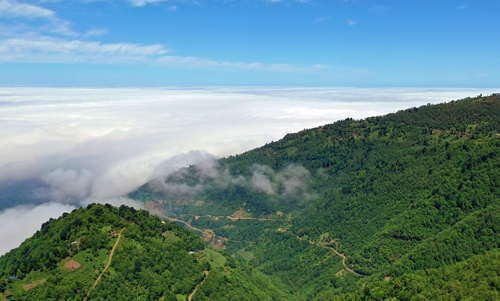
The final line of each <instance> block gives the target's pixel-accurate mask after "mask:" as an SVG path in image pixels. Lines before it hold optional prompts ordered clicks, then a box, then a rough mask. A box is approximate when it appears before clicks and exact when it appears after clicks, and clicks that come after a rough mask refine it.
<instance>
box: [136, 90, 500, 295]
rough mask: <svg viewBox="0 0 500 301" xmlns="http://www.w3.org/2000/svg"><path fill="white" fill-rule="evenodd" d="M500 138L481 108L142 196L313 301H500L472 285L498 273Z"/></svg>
mask: <svg viewBox="0 0 500 301" xmlns="http://www.w3.org/2000/svg"><path fill="white" fill-rule="evenodd" d="M499 136H500V95H498V94H495V95H491V96H485V97H483V96H481V95H480V96H478V97H476V98H467V99H462V100H458V101H452V102H449V103H443V104H438V105H426V106H422V107H419V108H410V109H407V110H403V111H399V112H396V113H393V114H388V115H385V116H376V117H371V118H367V119H364V120H353V119H346V120H342V121H339V122H336V123H333V124H329V125H325V126H322V127H318V128H314V129H309V130H304V131H301V132H299V133H295V134H288V135H286V136H285V137H284V138H283V139H282V140H280V141H277V142H273V143H269V144H267V145H265V146H263V147H261V148H258V149H255V150H252V151H249V152H246V153H244V154H241V155H237V156H231V157H229V158H224V159H221V160H218V161H217V162H208V163H207V162H204V163H202V164H198V165H194V166H190V167H189V168H185V169H182V170H179V171H178V172H177V173H174V174H171V175H169V176H168V177H166V178H164V179H158V180H155V181H152V182H150V183H148V184H147V185H144V186H143V187H141V189H139V190H138V191H136V192H134V193H132V194H131V195H130V196H131V197H133V198H135V199H138V200H142V201H144V202H146V205H147V206H149V207H150V208H151V209H154V210H157V211H158V212H161V214H165V215H167V216H170V217H175V218H177V219H181V220H184V221H186V222H187V223H188V224H190V225H192V226H196V227H199V228H203V229H210V230H213V231H214V233H215V236H214V237H215V238H216V240H218V241H219V247H221V246H222V245H223V247H224V248H225V250H226V252H228V253H229V254H231V255H233V256H234V257H235V258H238V259H240V260H245V261H247V262H248V263H249V264H250V265H251V266H253V267H254V268H255V269H257V270H260V271H262V272H264V273H265V274H267V275H269V276H271V277H273V278H274V279H278V280H279V281H282V282H284V283H285V284H286V285H288V287H289V289H290V290H291V291H292V292H293V293H294V295H295V296H297V297H298V298H300V299H303V300H312V299H318V300H328V299H329V298H332V296H344V297H346V298H347V296H349V298H354V299H363V298H365V299H367V300H371V299H369V298H368V297H367V296H372V295H373V294H372V295H370V294H368V293H369V292H374V291H376V290H377V287H380V290H381V291H383V290H385V291H387V290H388V287H389V286H390V285H394V283H399V282H397V281H403V280H404V279H411V281H412V283H413V282H415V281H417V282H421V283H422V285H428V284H429V283H431V282H432V281H434V280H432V279H434V278H436V279H437V278H438V277H442V278H441V279H442V281H441V282H436V281H434V282H432V283H433V284H432V287H433V289H435V290H436V291H433V294H434V296H437V295H439V294H440V293H439V290H441V291H440V292H441V293H442V296H448V297H446V298H451V297H450V296H455V297H456V298H459V297H464V296H465V297H467V296H477V292H479V291H481V292H484V293H485V294H486V295H488V296H490V297H491V298H493V299H495V298H500V296H498V285H497V282H489V283H487V285H485V284H484V285H481V286H475V285H470V283H469V282H471V281H475V280H473V279H474V277H468V276H470V275H472V274H473V273H475V270H474V268H470V266H469V264H470V263H471V262H472V263H474V264H481V263H484V262H490V263H491V262H496V261H497V259H498V256H496V255H495V254H496V253H495V252H496V251H497V250H498V248H499V247H500V155H499V154H500V137H499ZM207 231H208V230H207ZM491 268H492V269H493V270H494V271H495V272H496V273H497V275H499V274H500V270H499V269H498V264H496V265H495V264H491ZM458 271H461V272H458ZM485 271H486V270H485ZM490 272H491V270H488V271H487V273H490ZM460 273H462V274H460ZM485 273H486V272H485ZM427 274H429V275H431V276H429V277H430V278H429V279H427V280H425V281H424V280H423V279H424V278H425V277H426V276H425V275H427ZM450 274H456V275H457V277H458V278H456V279H455V278H453V279H452V278H451V277H449V275H450ZM458 275H462V276H463V277H462V276H460V277H459V276H458ZM433 277H434V278H433ZM447 278H449V281H448V280H447ZM487 278H488V279H489V278H491V277H490V276H485V279H487ZM384 279H385V280H388V281H385V282H384V281H383V280H384ZM402 279H403V280H402ZM379 281H381V282H379ZM394 281H396V282H394ZM405 281H406V280H405ZM408 281H410V280H408ZM426 281H427V282H426ZM486 282H488V281H486ZM379 283H382V284H383V285H381V286H377V285H379ZM453 283H455V284H453ZM460 283H461V284H460ZM412 285H413V284H411V285H409V284H405V285H403V286H404V287H405V289H408V290H410V289H415V286H412ZM429 285H430V284H429ZM363 286H364V287H365V289H364V290H362V292H363V293H356V291H357V290H359V289H362V287H363ZM455 286H456V287H461V289H460V290H457V291H453V290H451V291H450V287H451V288H453V287H455ZM365 293H366V294H365ZM342 294H343V295H342ZM345 294H351V295H345ZM436 294H437V295H436ZM381 296H385V297H384V298H392V297H394V298H396V299H405V297H403V295H397V296H396V295H394V296H392V295H391V296H392V297H391V296H390V295H388V294H385V295H384V294H382V293H381ZM423 296H424V295H423ZM425 296H430V295H425ZM495 296H496V297H495ZM377 298H378V297H377ZM377 298H376V297H373V300H382V299H383V298H382V297H380V298H381V299H380V298H379V299H377ZM428 298H430V297H428ZM443 298H445V297H443Z"/></svg>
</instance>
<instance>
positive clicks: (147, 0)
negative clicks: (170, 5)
mask: <svg viewBox="0 0 500 301" xmlns="http://www.w3.org/2000/svg"><path fill="white" fill-rule="evenodd" d="M128 1H129V2H130V4H132V6H139V7H140V6H144V5H146V4H151V3H159V2H164V1H167V0H128Z"/></svg>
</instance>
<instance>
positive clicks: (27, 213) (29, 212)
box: [0, 203, 75, 255]
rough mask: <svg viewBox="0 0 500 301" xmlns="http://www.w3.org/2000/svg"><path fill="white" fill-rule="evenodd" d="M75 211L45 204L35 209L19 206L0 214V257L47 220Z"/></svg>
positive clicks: (62, 206)
mask: <svg viewBox="0 0 500 301" xmlns="http://www.w3.org/2000/svg"><path fill="white" fill-rule="evenodd" d="M73 209H75V207H73V206H70V205H62V204H58V203H46V204H42V205H39V206H36V207H29V206H19V207H15V208H10V209H7V210H5V211H3V212H0V229H2V231H0V255H3V254H5V253H7V252H8V251H10V250H11V249H13V248H16V247H18V246H19V245H20V244H21V243H22V242H23V241H24V240H25V239H26V238H28V237H30V236H31V235H33V233H35V232H36V231H37V230H39V229H40V226H41V225H42V223H45V222H46V221H47V220H48V219H49V218H57V217H59V216H61V215H62V214H63V213H64V212H69V211H72V210H73Z"/></svg>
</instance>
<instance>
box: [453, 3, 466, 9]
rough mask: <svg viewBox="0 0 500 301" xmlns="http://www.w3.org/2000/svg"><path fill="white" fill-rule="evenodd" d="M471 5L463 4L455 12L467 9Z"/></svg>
mask: <svg viewBox="0 0 500 301" xmlns="http://www.w3.org/2000/svg"><path fill="white" fill-rule="evenodd" d="M468 6H469V5H467V4H466V3H462V4H461V5H460V6H457V7H455V8H454V9H453V10H462V9H466V8H467V7H468Z"/></svg>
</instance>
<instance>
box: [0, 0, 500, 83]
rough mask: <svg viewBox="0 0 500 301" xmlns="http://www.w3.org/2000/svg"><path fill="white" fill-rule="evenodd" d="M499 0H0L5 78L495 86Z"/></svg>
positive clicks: (1, 75)
mask: <svg viewBox="0 0 500 301" xmlns="http://www.w3.org/2000/svg"><path fill="white" fill-rule="evenodd" d="M499 13H500V1H492V0H488V1H482V0H477V1H455V0H453V1H452V0H444V1H430V0H421V1H401V0H400V1H363V0H351V1H348V0H329V1H324V0H246V1H245V0H233V1H230V0H227V1H224V0H198V1H191V0H164V1H161V0H128V1H127V0H102V1H92V0H90V1H89V0H70V1H67V0H39V1H29V0H0V85H49V86H74V85H79V86H128V85H133V86H169V85H187V86H189V85H291V86H357V87H376V86H412V87H498V82H499V80H500V71H499V70H500V56H499V55H498V51H499V49H500V47H499V46H500V31H499V30H498V29H500V18H498V14H499Z"/></svg>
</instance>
